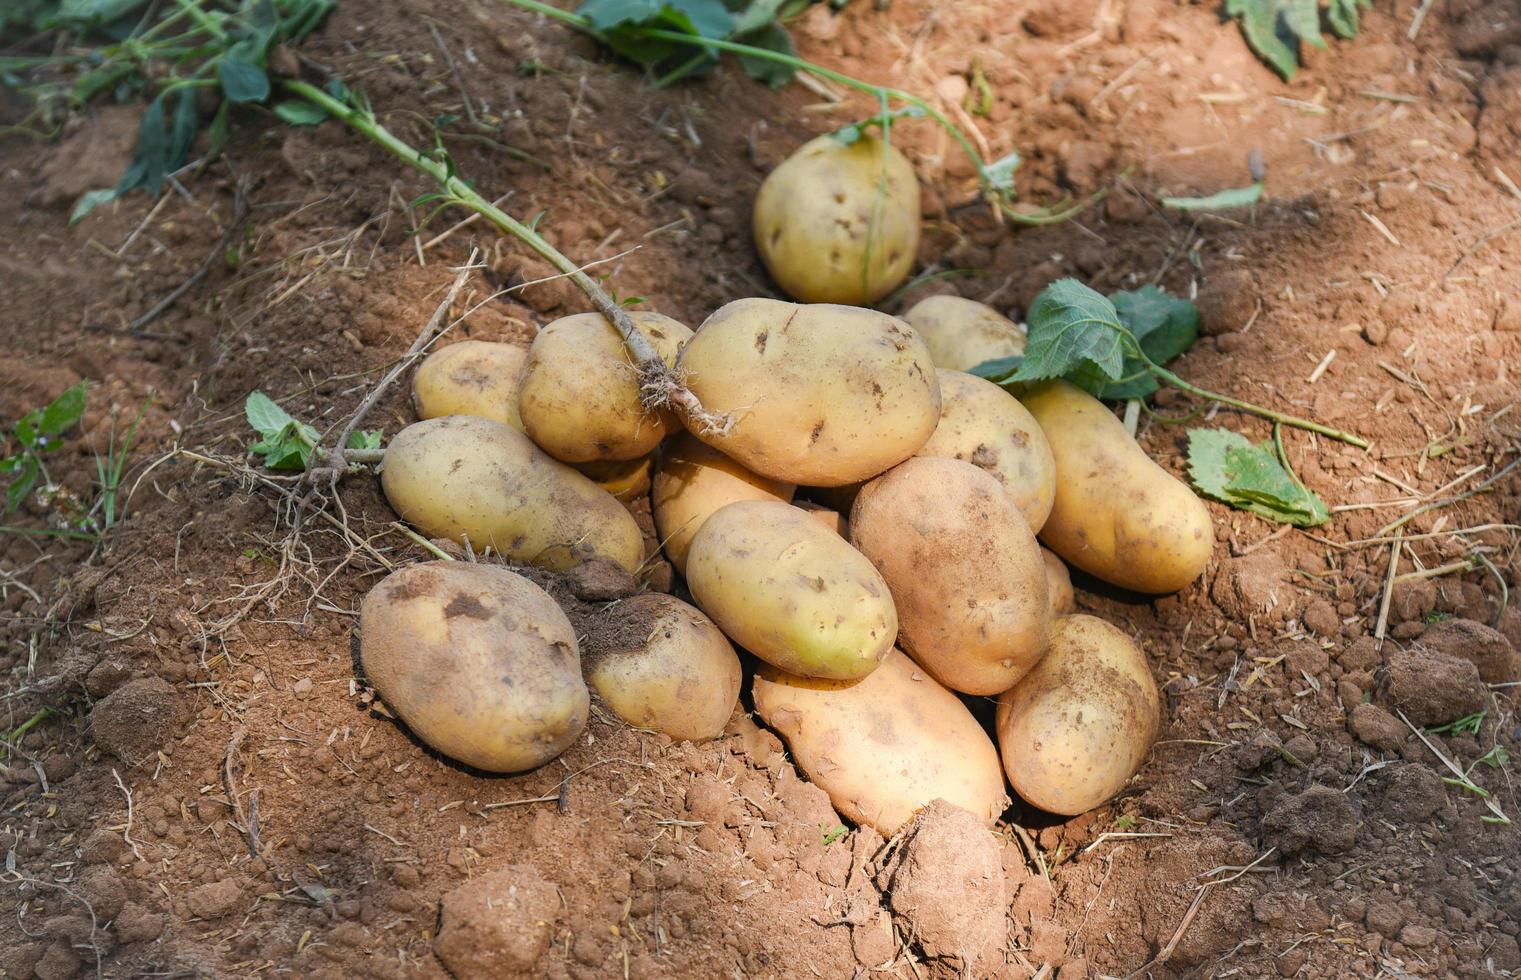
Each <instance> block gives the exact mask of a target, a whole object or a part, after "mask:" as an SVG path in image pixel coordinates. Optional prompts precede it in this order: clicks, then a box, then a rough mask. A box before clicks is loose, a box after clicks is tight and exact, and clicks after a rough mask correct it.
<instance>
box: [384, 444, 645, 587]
mask: <svg viewBox="0 0 1521 980" xmlns="http://www.w3.org/2000/svg"><path fill="white" fill-rule="evenodd" d="M380 485H381V487H382V488H384V490H385V494H386V499H387V500H388V501H390V502H391V506H392V507H393V508H395V510H396V513H398V514H400V515H401V519H402V520H404V521H406V522H407V523H408V524H412V525H413V526H415V527H417V528H418V529H419V530H421V531H422V532H423V533H424V534H426V535H427V536H428V537H430V538H452V539H453V540H455V541H459V542H461V543H463V542H464V541H465V540H466V539H468V540H469V542H470V546H471V548H473V549H474V550H475V551H477V552H483V551H485V550H486V549H487V548H490V549H491V550H492V551H494V552H496V553H497V554H499V555H502V556H504V557H506V558H512V559H515V560H517V561H524V562H528V563H529V564H533V565H542V566H543V567H545V568H551V569H554V570H555V571H564V570H565V569H567V568H572V567H574V566H576V565H579V564H581V563H582V562H584V561H586V560H587V559H589V558H591V557H593V556H598V555H600V556H601V557H603V558H611V559H612V560H613V561H615V562H617V563H618V564H620V565H622V566H623V567H624V568H626V569H628V570H629V571H630V572H634V571H637V570H638V568H639V566H640V563H641V562H643V560H644V538H643V536H642V535H641V534H640V532H639V525H638V524H636V523H635V522H634V518H633V517H632V516H630V515H629V512H628V511H626V510H624V509H623V506H622V505H621V504H619V503H618V501H617V500H615V499H613V497H612V496H611V495H609V494H608V493H607V491H605V490H603V489H602V488H601V487H599V486H597V485H596V484H595V483H593V482H591V481H590V480H588V479H587V478H586V477H584V476H582V475H581V474H580V473H577V472H576V471H575V470H573V469H571V468H570V467H569V466H566V465H565V464H564V463H558V462H556V461H555V460H553V459H551V458H550V457H549V456H548V455H547V454H545V453H544V452H543V451H542V450H541V449H539V447H537V446H535V445H534V444H533V443H532V442H531V441H530V440H529V438H528V437H527V436H525V435H523V433H521V432H519V431H518V430H517V429H514V428H512V427H511V426H509V425H504V424H503V423H501V422H493V421H491V420H490V419H483V418H477V417H475V416H471V415H447V416H444V417H443V418H436V419H429V420H427V421H424V422H416V423H413V424H412V425H409V426H407V427H406V428H405V429H402V430H401V431H400V432H398V433H397V434H396V438H394V439H392V440H391V444H390V445H389V446H388V447H386V458H385V463H384V464H383V466H382V468H381V473H380Z"/></svg>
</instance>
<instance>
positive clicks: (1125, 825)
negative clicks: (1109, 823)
mask: <svg viewBox="0 0 1521 980" xmlns="http://www.w3.org/2000/svg"><path fill="white" fill-rule="evenodd" d="M1134 826H1135V816H1134V815H1132V814H1129V813H1127V814H1125V815H1124V816H1122V817H1120V818H1119V819H1117V820H1115V822H1114V829H1115V830H1121V831H1123V830H1130V829H1131V828H1133V827H1134Z"/></svg>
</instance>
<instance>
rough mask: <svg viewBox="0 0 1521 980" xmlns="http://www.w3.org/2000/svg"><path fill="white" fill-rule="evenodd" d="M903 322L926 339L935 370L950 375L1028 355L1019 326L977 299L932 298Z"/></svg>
mask: <svg viewBox="0 0 1521 980" xmlns="http://www.w3.org/2000/svg"><path fill="white" fill-rule="evenodd" d="M903 319H905V320H907V321H908V323H909V325H910V326H912V327H913V328H914V329H915V330H917V331H918V332H919V336H921V337H923V338H924V342H925V344H927V345H928V346H929V352H930V357H932V358H934V359H935V366H936V367H940V368H946V369H947V370H950V371H969V370H971V369H972V368H974V367H976V366H977V365H979V364H981V363H983V362H984V361H996V360H998V359H999V358H1001V357H1013V356H1014V355H1015V354H1023V353H1024V352H1025V332H1024V331H1023V330H1021V329H1019V324H1017V323H1015V322H1014V321H1013V320H1010V319H1009V318H1008V317H1006V316H1004V315H1003V314H1001V313H999V312H998V311H997V310H995V309H993V308H992V307H991V306H988V305H987V304H986V303H979V302H977V301H976V300H974V299H963V298H962V297H960V296H930V297H928V298H927V299H922V300H920V301H919V302H917V303H915V304H914V305H913V307H912V308H910V309H909V311H908V312H907V313H905V314H903Z"/></svg>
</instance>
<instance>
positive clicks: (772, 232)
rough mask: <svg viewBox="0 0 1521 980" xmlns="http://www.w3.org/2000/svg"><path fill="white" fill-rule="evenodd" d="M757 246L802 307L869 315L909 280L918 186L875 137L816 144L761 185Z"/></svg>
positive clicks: (900, 159)
mask: <svg viewBox="0 0 1521 980" xmlns="http://www.w3.org/2000/svg"><path fill="white" fill-rule="evenodd" d="M753 225H754V229H755V247H756V248H757V249H759V251H760V256H761V261H763V262H765V263H766V269H767V271H769V272H770V273H771V278H773V279H775V280H776V282H777V284H778V285H779V286H781V287H782V290H783V291H784V292H786V293H787V294H788V295H789V296H791V297H793V298H794V299H798V300H801V301H803V302H804V303H847V304H849V305H851V306H869V305H870V304H872V303H875V302H876V301H877V300H879V299H881V298H882V297H883V296H886V295H887V294H888V293H890V292H892V291H893V290H894V289H895V288H896V287H897V286H898V284H899V283H901V282H902V281H903V280H904V279H905V278H907V277H908V272H909V269H911V268H912V267H913V264H914V258H915V255H916V254H917V253H918V251H919V179H918V177H916V176H915V175H914V168H913V166H912V165H911V164H910V163H909V162H908V160H907V158H905V157H904V156H903V154H901V153H899V152H898V151H897V150H896V149H894V148H893V147H892V146H891V145H890V144H884V143H883V142H882V141H881V140H879V139H877V138H876V137H875V136H869V135H868V136H862V137H861V138H860V139H858V140H856V142H854V143H852V144H851V145H849V146H846V145H845V144H843V143H841V142H840V141H839V140H837V139H835V138H834V137H833V136H820V137H818V138H817V139H814V140H810V141H809V142H807V143H805V144H803V145H802V147H800V148H799V149H798V151H797V152H796V153H794V154H792V156H790V157H788V158H787V159H786V160H783V161H782V163H781V165H780V166H778V167H777V168H776V169H775V170H773V171H771V174H770V175H769V176H768V177H767V178H766V179H765V181H763V182H762V183H761V186H760V191H759V192H758V193H757V194H756V195H755V214H754V222H753Z"/></svg>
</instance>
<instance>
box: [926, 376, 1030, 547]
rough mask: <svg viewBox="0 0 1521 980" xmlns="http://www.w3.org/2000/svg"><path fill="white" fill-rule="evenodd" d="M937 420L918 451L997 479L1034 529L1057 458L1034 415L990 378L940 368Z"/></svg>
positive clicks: (1026, 521)
mask: <svg viewBox="0 0 1521 980" xmlns="http://www.w3.org/2000/svg"><path fill="white" fill-rule="evenodd" d="M935 373H936V374H937V375H938V376H939V379H940V423H939V424H938V425H936V426H935V433H934V435H932V436H930V437H929V442H926V443H925V444H924V445H923V447H921V448H920V450H919V455H920V456H948V457H950V458H951V459H960V460H965V461H966V462H968V463H973V464H975V465H977V466H980V467H982V468H983V469H985V470H987V471H988V472H989V473H991V474H993V476H995V477H997V478H998V482H999V483H1001V484H1003V488H1004V490H1005V491H1006V492H1007V493H1008V495H1009V496H1010V497H1011V498H1013V500H1014V505H1015V506H1016V507H1018V508H1019V512H1020V513H1021V514H1023V515H1024V518H1025V523H1027V524H1029V525H1030V530H1032V531H1035V532H1036V533H1039V532H1040V529H1041V527H1042V526H1044V524H1045V523H1046V517H1047V516H1049V515H1050V513H1051V503H1052V501H1053V500H1055V498H1056V460H1055V459H1053V458H1052V456H1051V444H1050V443H1049V442H1047V441H1046V434H1045V433H1044V432H1042V431H1041V429H1040V426H1039V425H1037V424H1036V422H1035V418H1034V416H1032V415H1031V414H1030V413H1029V411H1028V410H1027V409H1026V408H1025V407H1024V406H1023V405H1021V404H1020V403H1019V400H1018V399H1017V398H1015V397H1014V396H1013V395H1011V394H1009V393H1008V392H1007V391H1004V390H1003V389H1002V388H1000V387H998V386H997V385H995V384H994V383H993V382H991V381H987V380H984V379H982V378H979V377H976V376H974V375H970V374H965V373H963V372H961V371H947V370H945V369H943V368H942V369H940V370H939V371H936V372H935Z"/></svg>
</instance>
